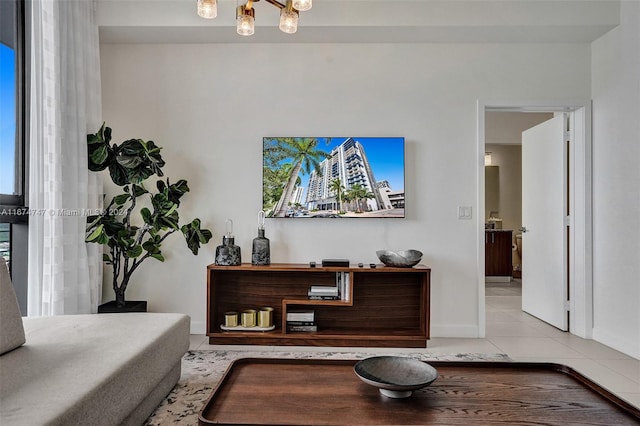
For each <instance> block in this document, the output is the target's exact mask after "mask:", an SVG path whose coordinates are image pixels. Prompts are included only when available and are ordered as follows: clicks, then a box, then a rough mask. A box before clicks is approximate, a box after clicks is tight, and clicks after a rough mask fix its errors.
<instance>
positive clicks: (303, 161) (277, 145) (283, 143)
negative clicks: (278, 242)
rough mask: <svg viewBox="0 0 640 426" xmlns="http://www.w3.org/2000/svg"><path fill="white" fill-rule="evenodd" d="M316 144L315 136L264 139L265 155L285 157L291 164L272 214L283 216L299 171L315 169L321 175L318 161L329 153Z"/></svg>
mask: <svg viewBox="0 0 640 426" xmlns="http://www.w3.org/2000/svg"><path fill="white" fill-rule="evenodd" d="M317 146H318V139H317V138H273V139H269V140H267V141H266V145H265V155H266V156H269V155H273V156H274V157H276V158H281V159H287V160H290V162H291V164H293V168H292V169H291V173H290V174H289V177H288V179H287V181H286V183H285V185H284V190H283V191H282V195H281V196H280V200H278V203H277V204H276V207H275V208H274V212H275V214H274V216H276V217H284V216H285V214H286V212H287V207H288V204H289V201H291V196H292V195H293V190H294V189H295V186H296V182H297V181H298V178H299V176H298V175H299V173H300V172H301V171H302V172H303V173H305V174H311V171H312V170H315V172H316V173H317V174H318V175H322V170H321V169H320V162H321V161H322V160H324V159H326V158H327V157H328V156H329V153H327V152H325V151H322V150H320V149H317Z"/></svg>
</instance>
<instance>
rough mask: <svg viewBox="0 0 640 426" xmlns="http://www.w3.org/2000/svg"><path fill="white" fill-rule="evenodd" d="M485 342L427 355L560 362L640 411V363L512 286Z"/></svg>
mask: <svg viewBox="0 0 640 426" xmlns="http://www.w3.org/2000/svg"><path fill="white" fill-rule="evenodd" d="M486 323H487V324H486V338H484V339H462V338H442V337H436V338H432V339H430V340H429V345H428V351H429V352H431V353H437V354H448V353H487V354H492V353H505V354H507V355H509V356H510V357H511V358H512V359H513V360H514V361H531V362H556V363H559V364H564V365H567V366H569V367H572V368H573V369H575V370H576V371H578V372H580V373H582V374H583V375H585V376H586V377H588V378H590V379H592V380H594V381H595V382H597V383H598V384H600V385H601V386H603V387H604V388H606V389H608V390H609V391H611V392H612V393H614V394H616V395H618V396H619V397H620V398H622V399H625V400H626V401H629V402H630V403H631V404H634V405H635V406H637V407H639V408H640V360H637V359H635V358H632V357H630V356H627V355H625V354H623V353H620V352H618V351H616V350H613V349H611V348H609V347H607V346H605V345H602V344H600V343H598V342H595V341H593V340H585V339H582V338H580V337H576V336H574V335H571V334H569V333H565V332H562V331H560V330H558V329H556V328H555V327H552V326H550V325H548V324H546V323H544V322H542V321H540V320H538V319H536V318H535V317H533V316H531V315H529V314H526V313H524V312H522V310H521V289H520V286H519V283H518V281H512V284H491V285H488V286H487V288H486ZM190 349H200V350H216V349H225V350H261V351H279V350H282V349H283V348H282V347H278V346H260V347H256V346H238V345H233V346H220V345H209V344H207V337H206V336H204V335H192V336H191V347H190ZM286 350H288V351H295V350H300V351H313V350H317V351H326V350H327V348H317V347H287V348H286ZM331 350H332V351H343V352H355V351H363V352H371V351H372V350H373V349H372V348H331ZM400 351H402V352H406V353H411V352H418V351H419V352H424V349H423V348H417V349H408V348H407V349H398V348H376V349H375V352H380V353H385V352H396V353H397V352H400Z"/></svg>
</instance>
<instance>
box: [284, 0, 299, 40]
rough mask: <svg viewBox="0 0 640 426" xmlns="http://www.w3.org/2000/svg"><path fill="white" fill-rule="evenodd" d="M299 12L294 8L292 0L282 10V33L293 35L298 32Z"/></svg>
mask: <svg viewBox="0 0 640 426" xmlns="http://www.w3.org/2000/svg"><path fill="white" fill-rule="evenodd" d="M298 16H299V14H298V11H297V10H295V9H294V8H293V3H292V0H287V5H286V6H285V7H283V8H282V9H280V31H282V32H283V33H287V34H293V33H295V32H296V31H298Z"/></svg>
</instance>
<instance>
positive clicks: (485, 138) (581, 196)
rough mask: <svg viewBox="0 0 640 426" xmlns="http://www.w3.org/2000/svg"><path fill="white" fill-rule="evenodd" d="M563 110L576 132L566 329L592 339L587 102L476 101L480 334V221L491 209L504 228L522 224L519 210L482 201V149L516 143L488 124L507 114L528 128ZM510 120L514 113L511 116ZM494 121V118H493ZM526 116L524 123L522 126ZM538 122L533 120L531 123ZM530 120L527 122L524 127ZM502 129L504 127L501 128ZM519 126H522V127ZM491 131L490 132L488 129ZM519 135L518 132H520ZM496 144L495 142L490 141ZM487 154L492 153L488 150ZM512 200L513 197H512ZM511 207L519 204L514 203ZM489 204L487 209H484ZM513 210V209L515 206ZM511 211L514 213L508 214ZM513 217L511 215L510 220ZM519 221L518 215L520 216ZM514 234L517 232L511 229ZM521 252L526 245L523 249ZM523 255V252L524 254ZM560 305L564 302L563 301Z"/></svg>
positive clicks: (482, 256)
mask: <svg viewBox="0 0 640 426" xmlns="http://www.w3.org/2000/svg"><path fill="white" fill-rule="evenodd" d="M558 112H563V113H567V114H569V115H570V117H571V120H572V122H573V123H574V128H575V131H574V132H573V133H574V134H573V139H575V143H573V144H571V147H570V149H569V150H568V152H567V156H568V164H569V168H570V170H571V173H570V176H569V181H570V184H569V188H568V190H569V194H570V199H569V203H568V204H569V215H568V216H569V218H570V219H569V221H570V226H569V229H568V236H569V241H570V246H569V255H568V257H567V263H568V264H567V272H568V273H569V275H570V276H571V277H572V279H573V282H572V284H573V285H572V286H571V288H570V290H569V301H570V302H569V303H568V304H566V307H567V308H568V309H569V318H570V329H569V331H570V332H571V333H572V334H576V335H578V336H580V337H583V338H591V328H592V326H591V324H592V312H591V288H592V287H591V254H590V253H591V226H590V224H591V186H590V176H591V155H590V154H591V149H590V146H591V141H590V103H589V102H584V103H582V104H574V105H571V104H564V105H548V106H544V105H515V106H514V105H505V104H503V105H500V104H497V103H496V104H490V103H483V102H478V181H479V188H478V205H479V206H480V208H479V212H480V214H479V215H478V216H479V217H478V229H479V238H478V240H479V250H478V252H479V256H478V272H479V274H478V275H479V277H480V279H479V282H478V286H479V296H480V297H479V299H480V300H479V335H480V337H484V335H485V334H484V333H485V327H486V319H485V306H484V302H485V270H484V266H485V255H486V253H485V245H484V243H485V239H486V237H485V225H486V223H487V222H488V221H487V219H489V218H490V216H489V215H490V212H494V215H496V217H494V218H492V219H498V220H494V221H493V222H494V223H499V222H500V220H499V219H503V222H505V223H503V224H502V225H503V228H511V229H514V230H517V229H519V228H520V227H521V226H522V223H517V222H518V219H517V218H518V217H520V218H521V214H522V213H521V212H520V215H519V216H518V212H517V211H516V214H515V215H513V214H510V213H508V210H509V208H508V207H505V205H506V204H507V203H501V205H502V208H503V209H504V211H503V212H500V208H498V209H497V210H496V209H495V208H494V207H493V206H488V205H486V204H487V203H486V200H485V196H486V191H485V166H484V165H485V153H488V152H490V151H491V150H490V149H487V146H495V145H500V143H502V144H504V145H509V144H512V147H513V145H515V144H516V141H514V140H513V138H511V139H509V138H508V137H506V136H505V135H506V133H504V132H502V133H501V132H498V133H497V135H498V136H496V133H495V132H494V130H495V129H493V130H492V129H489V128H488V127H487V126H496V125H498V126H499V124H500V119H502V120H509V118H510V117H509V114H511V115H513V114H517V117H518V121H519V122H521V123H520V125H521V126H525V128H527V126H528V127H533V126H535V124H537V122H542V121H546V120H547V119H548V118H549V117H553V115H554V113H558ZM511 118H513V117H511ZM496 119H497V122H496ZM527 120H529V123H528V124H527ZM536 121H537V122H536ZM529 124H530V125H529ZM503 130H504V129H503ZM523 130H524V129H523ZM490 132H494V133H490ZM519 133H521V132H519ZM496 142H498V143H497V144H495V143H496ZM491 154H492V155H495V154H494V153H493V152H492V153H491ZM512 201H513V200H512ZM512 205H520V207H521V204H520V203H518V202H514V203H512ZM487 208H489V209H490V210H487ZM512 210H513V209H512ZM515 210H517V209H515ZM503 213H506V214H507V216H510V219H508V220H507V221H505V220H504V218H501V217H499V216H500V215H503ZM512 213H513V212H512ZM514 217H515V218H516V219H514ZM520 220H521V219H520ZM516 232H517V231H516ZM517 235H518V234H517V233H514V234H513V243H514V262H513V263H514V265H515V266H516V268H515V270H516V271H517V270H518V269H517V266H518V264H520V265H521V257H520V255H519V253H522V251H521V250H522V249H523V248H522V247H521V248H520V250H517V248H516V245H517V243H518V242H519V241H518V239H517V238H516V236H517ZM524 250H526V249H524ZM525 256H526V255H525ZM563 304H564V301H563Z"/></svg>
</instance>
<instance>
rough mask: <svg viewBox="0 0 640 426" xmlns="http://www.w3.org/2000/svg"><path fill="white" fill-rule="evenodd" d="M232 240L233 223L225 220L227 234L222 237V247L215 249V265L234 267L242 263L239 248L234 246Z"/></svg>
mask: <svg viewBox="0 0 640 426" xmlns="http://www.w3.org/2000/svg"><path fill="white" fill-rule="evenodd" d="M234 240H235V238H234V237H233V222H232V221H231V219H227V234H226V235H225V236H224V237H222V245H220V246H218V247H216V259H215V264H216V265H221V266H234V265H240V264H241V263H242V257H241V256H240V247H238V246H237V245H235V244H234Z"/></svg>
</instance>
